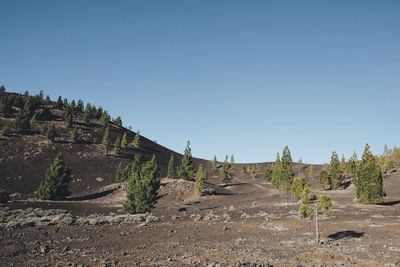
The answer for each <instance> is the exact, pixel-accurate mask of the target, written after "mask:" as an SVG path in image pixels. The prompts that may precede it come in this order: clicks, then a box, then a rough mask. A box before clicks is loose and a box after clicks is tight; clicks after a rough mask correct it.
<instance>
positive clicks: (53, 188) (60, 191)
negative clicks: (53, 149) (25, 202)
mask: <svg viewBox="0 0 400 267" xmlns="http://www.w3.org/2000/svg"><path fill="white" fill-rule="evenodd" d="M70 180H71V170H70V169H69V168H68V167H67V166H66V164H65V163H64V159H63V158H62V155H61V154H57V156H56V157H55V158H54V161H53V163H52V164H51V165H50V166H49V167H48V168H47V171H46V175H45V178H44V179H43V181H42V182H41V183H40V186H39V189H38V194H39V198H40V199H43V200H57V199H63V198H64V197H65V196H66V195H67V194H68V183H69V182H70Z"/></svg>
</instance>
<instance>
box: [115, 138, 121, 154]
mask: <svg viewBox="0 0 400 267" xmlns="http://www.w3.org/2000/svg"><path fill="white" fill-rule="evenodd" d="M114 152H115V153H116V154H119V152H121V139H120V138H119V136H118V137H117V140H115V143H114Z"/></svg>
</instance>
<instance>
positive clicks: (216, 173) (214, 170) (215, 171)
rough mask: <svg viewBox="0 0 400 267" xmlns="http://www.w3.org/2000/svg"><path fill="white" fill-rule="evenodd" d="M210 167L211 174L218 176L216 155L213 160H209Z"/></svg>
mask: <svg viewBox="0 0 400 267" xmlns="http://www.w3.org/2000/svg"><path fill="white" fill-rule="evenodd" d="M211 167H212V174H213V176H218V161H217V156H214V159H213V161H212V162H211Z"/></svg>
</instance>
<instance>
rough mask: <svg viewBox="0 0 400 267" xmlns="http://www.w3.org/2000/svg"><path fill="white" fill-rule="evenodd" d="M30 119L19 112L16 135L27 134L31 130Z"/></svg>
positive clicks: (15, 129) (15, 128) (15, 123)
mask: <svg viewBox="0 0 400 267" xmlns="http://www.w3.org/2000/svg"><path fill="white" fill-rule="evenodd" d="M29 120H30V118H29V116H28V114H26V113H25V112H23V111H19V112H18V114H17V117H16V118H15V121H14V131H15V132H16V133H27V132H30V130H31V124H30V121H29Z"/></svg>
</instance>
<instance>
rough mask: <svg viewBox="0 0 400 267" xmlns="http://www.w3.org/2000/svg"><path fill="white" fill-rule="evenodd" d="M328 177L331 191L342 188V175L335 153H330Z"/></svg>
mask: <svg viewBox="0 0 400 267" xmlns="http://www.w3.org/2000/svg"><path fill="white" fill-rule="evenodd" d="M328 175H329V181H330V183H331V188H332V189H333V190H337V189H340V188H341V187H342V186H343V174H342V171H341V169H340V162H339V157H338V155H337V154H336V152H332V156H331V162H330V164H329V168H328Z"/></svg>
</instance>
